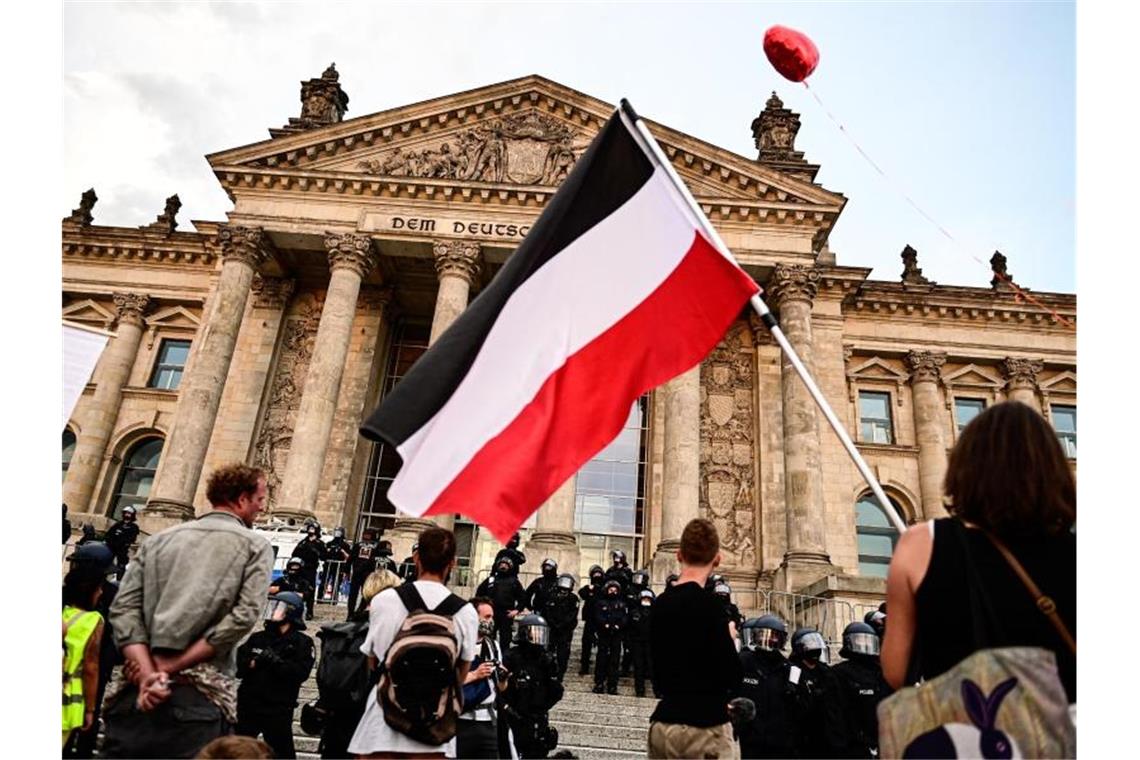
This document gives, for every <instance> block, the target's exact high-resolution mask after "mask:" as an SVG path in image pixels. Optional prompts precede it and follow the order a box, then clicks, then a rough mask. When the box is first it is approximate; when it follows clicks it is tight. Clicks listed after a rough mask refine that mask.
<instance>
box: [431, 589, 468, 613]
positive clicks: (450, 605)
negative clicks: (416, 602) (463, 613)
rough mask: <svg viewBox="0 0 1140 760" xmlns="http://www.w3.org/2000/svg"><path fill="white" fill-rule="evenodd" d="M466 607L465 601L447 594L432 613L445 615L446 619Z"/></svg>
mask: <svg viewBox="0 0 1140 760" xmlns="http://www.w3.org/2000/svg"><path fill="white" fill-rule="evenodd" d="M466 606H467V600H466V599H464V598H462V597H459V596H456V595H455V594H449V595H448V596H447V597H446V598H445V599H444V600H443V601H442V602H440V603H439V604H438V605H436V608H435V609H434V610H432V612H434V613H435V614H437V615H446V616H447V617H453V616H454V615H455V613H457V612H459V611H460V610H461V609H463V608H464V607H466Z"/></svg>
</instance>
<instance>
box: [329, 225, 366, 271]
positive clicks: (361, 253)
mask: <svg viewBox="0 0 1140 760" xmlns="http://www.w3.org/2000/svg"><path fill="white" fill-rule="evenodd" d="M325 249H326V250H327V251H328V252H329V267H330V268H331V269H332V270H333V271H334V272H335V271H336V270H338V269H349V270H351V271H353V272H356V274H357V275H359V276H360V279H364V278H365V277H366V276H367V275H368V273H369V272H371V271H372V268H373V267H374V266H376V248H375V246H374V245H373V244H372V238H370V237H369V236H367V235H358V234H356V233H354V232H346V233H344V234H336V233H333V232H326V233H325Z"/></svg>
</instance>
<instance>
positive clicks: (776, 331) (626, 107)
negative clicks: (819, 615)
mask: <svg viewBox="0 0 1140 760" xmlns="http://www.w3.org/2000/svg"><path fill="white" fill-rule="evenodd" d="M619 111H620V113H621V116H622V120H623V121H625V122H626V125H627V126H628V127H629V128H630V129H631V130H632V131H634V133H635V134H637V135H640V137H641V140H642V142H643V143H644V144H643V146H642V147H643V148H644V149H645V151H646V152H647V153H648V154H649V155H650V156H651V157H652V158H653V159H654V161H655V163H656V164H657V165H658V166H660V167H661V168H662V169H664V170H665V173H666V174H667V175H668V176H669V179H670V180H671V181H672V182H673V185H674V186H675V187H676V188H677V192H678V193H680V195H681V197H682V198H684V199H685V201H686V203H688V206H689V211H691V212H692V214H693V216H694V218H695V219H696V222H697V224H699V225H700V228H701V231H702V232H704V233H705V237H707V238H708V239H709V241H710V242H711V243H712V244H713V245H715V246H716V247H717V249H718V250H719V251H720V253H721V255H722V256H725V257H726V258H728V259H729V260H730V261H733V262H735V261H736V258H735V257H734V256H733V255H732V252H731V251H729V250H728V246H726V245H725V244H724V241H723V240H721V238H720V235H719V234H718V233H717V231H716V229H715V228H714V227H713V226H712V223H711V222H710V221H709V220H708V217H706V216H705V213H704V211H702V210H701V207H700V206H699V205H697V202H696V200H694V198H693V196H692V194H691V193H690V192H689V188H688V187H687V186H686V185H685V183H684V182H682V181H681V178H680V177H679V176H677V172H676V171H675V170H674V169H673V164H672V162H671V161H669V159H668V158H667V157H666V156H665V153H664V152H663V151H662V150H661V146H660V145H658V144H657V140H655V139H654V138H653V135H652V134H651V133H650V132H649V128H648V127H647V126H646V125H645V122H644V121H643V120H642V119H641V117H640V116H638V115H637V112H636V111H634V110H633V106H631V105H630V104H629V101H628V100H626V99H625V98H622V100H621V108H620V109H619ZM750 303H751V304H752V308H753V309H755V310H756V314H757V315H759V317H760V321H761V322H763V323H764V326H765V327H767V328H768V331H769V332H771V333H772V337H773V338H775V339H776V342H777V343H778V344H779V345H780V349H781V350H782V351H783V352H784V356H785V357H787V359H788V362H789V363H790V364H791V365H792V367H793V368H795V370H796V373H797V374H798V375H799V376H800V379H801V380H803V381H804V385H805V386H807V389H808V393H810V394H811V397H812V398H813V399H814V400H815V403H816V406H818V407H819V410H820V411H821V412H823V416H824V417H826V418H827V421H828V422H829V423H831V428H832V430H834V431H835V434H836V435H837V436H839V441H840V442H841V443H842V444H843V448H845V449H847V454H848V455H849V456H850V457H851V459H852V461H854V462H855V467H856V468H857V469H858V470H859V473H860V474H861V475H862V476H863V479H864V480H866V481H867V485H869V486H870V487H871V492H872V493H874V494H875V498H877V499H878V500H879V504H880V505H881V506H882V508H883V509H884V510H885V511H886V513H887V517H889V518H890V520H891V522H892V523H894V526H895V528H896V529H897V530H898V531H899V533H904V532H906V529H907V524H906V522H905V521H904V520H903V519H902V517H901V516H900V515H899V513H898V511H897V510H896V509H895V505H894V503H893V502H892V501H891V500H890V499H888V498H887V495H886V493H884V492H883V487H882V486H881V485H879V481H878V479H877V478H875V475H874V473H872V472H871V468H870V466H869V465H868V464H867V461H866V460H865V459H863V455H862V454H860V453H859V450H858V449H857V448H855V442H854V441H852V440H851V436H850V435H849V434H848V433H847V429H846V428H844V427H843V423H841V422H840V421H839V418H838V417H836V416H835V412H834V411H832V409H831V405H830V404H829V403H827V399H826V398H824V396H823V392H822V391H820V389H819V386H818V385H816V382H815V380H814V379H813V378H812V376H811V374H810V373H809V372H808V370H807V367H805V366H804V363H803V362H802V361H800V357H799V355H798V354H796V351H795V349H794V348H792V344H791V343H789V342H788V338H787V336H785V335H784V331H783V330H781V329H780V325H779V323H778V322H777V321H776V318H775V317H774V316H772V312H771V311H770V310H769V309H768V305H767V304H766V303H764V301H763V299H761V298H760V296H759V294H757V295H754V296H752V298H751V300H750Z"/></svg>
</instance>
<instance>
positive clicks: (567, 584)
mask: <svg viewBox="0 0 1140 760" xmlns="http://www.w3.org/2000/svg"><path fill="white" fill-rule="evenodd" d="M555 585H556V586H557V588H558V590H559V591H565V592H567V593H570V592H571V591H573V590H574V576H573V575H571V574H570V573H562V575H560V576H558V580H557V581H556V583H555Z"/></svg>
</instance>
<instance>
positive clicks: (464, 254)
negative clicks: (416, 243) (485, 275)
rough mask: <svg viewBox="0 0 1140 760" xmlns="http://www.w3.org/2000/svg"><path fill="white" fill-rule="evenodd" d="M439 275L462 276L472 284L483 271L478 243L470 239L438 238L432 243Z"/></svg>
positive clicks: (436, 269)
mask: <svg viewBox="0 0 1140 760" xmlns="http://www.w3.org/2000/svg"><path fill="white" fill-rule="evenodd" d="M432 253H434V254H435V271H436V274H437V275H439V277H441V278H442V277H447V276H451V277H462V278H463V279H464V280H466V281H467V284H468V285H474V284H475V281H476V280H478V278H479V274H480V273H481V272H482V271H483V257H482V255H481V253H480V248H479V244H478V243H476V242H473V241H470V240H438V241H436V242H435V243H434V244H433V245H432Z"/></svg>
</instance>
